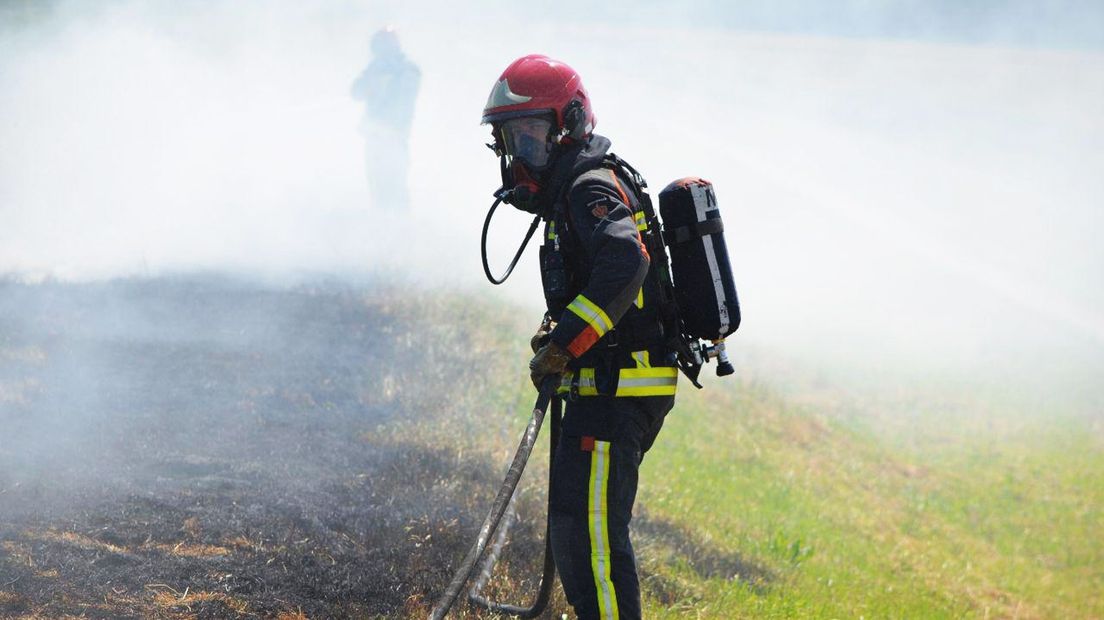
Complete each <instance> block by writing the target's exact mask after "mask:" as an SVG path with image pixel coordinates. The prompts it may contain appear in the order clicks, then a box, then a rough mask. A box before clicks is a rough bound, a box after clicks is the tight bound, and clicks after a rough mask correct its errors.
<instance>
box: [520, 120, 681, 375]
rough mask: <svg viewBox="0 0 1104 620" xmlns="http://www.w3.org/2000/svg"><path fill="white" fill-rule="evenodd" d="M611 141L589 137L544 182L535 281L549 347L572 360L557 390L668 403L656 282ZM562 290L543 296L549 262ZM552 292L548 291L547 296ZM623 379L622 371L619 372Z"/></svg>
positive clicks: (635, 203)
mask: <svg viewBox="0 0 1104 620" xmlns="http://www.w3.org/2000/svg"><path fill="white" fill-rule="evenodd" d="M609 147H610V141H609V140H608V139H606V138H604V137H602V136H597V135H595V136H592V137H591V138H590V139H589V140H588V141H587V142H586V143H584V144H581V145H576V146H574V147H572V148H571V149H570V150H569V151H567V152H566V153H564V154H563V155H562V156H561V157H560V158H559V160H558V161H557V164H556V167H555V169H554V170H553V172H552V179H551V187H550V188H549V189H550V190H552V191H550V192H549V193H548V195H549V196H551V197H553V199H554V201H555V202H554V204H553V205H552V209H551V217H549V218H548V223H547V225H546V228H545V240H544V247H543V248H542V252H541V254H542V259H541V262H542V276H544V277H545V296H546V301H547V302H548V311H549V315H550V316H551V317H552V318H553V319H554V320H556V321H557V325H556V327H555V329H553V331H552V334H551V339H552V341H553V342H555V343H556V344H557V345H559V346H560V347H561V348H563V349H564V350H566V351H567V352H568V353H569V354H570V355H571V356H572V357H573V358H575V359H574V360H573V362H572V363H571V364H569V369H570V370H571V371H572V372H569V373H567V375H565V379H564V381H565V389H574V390H575V391H576V392H577V393H578V394H579V395H583V396H587V395H611V396H657V395H671V394H674V388H675V380H676V371H675V368H674V364H673V362H671V361H669V360H668V359H667V353H668V352H667V351H666V350H665V349H664V345H663V330H662V326H661V322H660V318H659V313H658V306H657V299H658V295H659V288H658V286H659V285H658V280H657V277H656V274H655V273H654V270H653V269H650V268H651V267H652V265H651V260H650V257H649V255H648V252H647V250H646V249H645V246H644V243H643V241H642V239H641V232H642V231H644V230H646V220H645V217H644V213H643V212H642V210H641V206H640V197H639V196H637V195H636V194H635V192H634V188H633V184H632V183H631V181H630V180H629V179H628V178H625V177H623V176H622V173H620V172H619V171H618V170H617V168H616V166H613V165H610V163H609V161H608V160H607V159H606V154H607V152H608V150H609ZM554 253H556V254H559V255H561V256H562V260H563V267H564V271H565V272H566V282H565V286H563V287H562V288H561V290H560V291H559V292H558V293H557V292H556V291H550V290H549V289H550V286H549V274H548V273H547V272H548V271H549V270H548V266H549V263H550V262H554V259H549V256H550V255H552V254H554ZM551 288H555V287H554V286H553V287H551ZM625 369H630V370H628V371H626V370H625Z"/></svg>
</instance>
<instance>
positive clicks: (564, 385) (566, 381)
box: [556, 368, 598, 396]
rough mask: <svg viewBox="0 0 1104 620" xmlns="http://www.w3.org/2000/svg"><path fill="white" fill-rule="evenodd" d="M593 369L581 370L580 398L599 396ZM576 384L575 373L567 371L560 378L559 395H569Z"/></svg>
mask: <svg viewBox="0 0 1104 620" xmlns="http://www.w3.org/2000/svg"><path fill="white" fill-rule="evenodd" d="M594 370H595V369H593V368H581V369H579V380H578V385H579V396H597V395H598V382H597V381H595V379H594ZM574 383H575V373H574V372H572V371H570V370H565V371H564V373H563V375H562V376H561V377H560V386H559V387H558V388H556V393H557V394H567V393H569V392H571V386H572V385H573V384H574Z"/></svg>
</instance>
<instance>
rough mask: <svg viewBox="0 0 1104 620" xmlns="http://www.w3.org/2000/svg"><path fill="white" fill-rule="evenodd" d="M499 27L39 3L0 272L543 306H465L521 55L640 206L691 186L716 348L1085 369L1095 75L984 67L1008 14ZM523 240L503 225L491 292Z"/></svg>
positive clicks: (384, 8)
mask: <svg viewBox="0 0 1104 620" xmlns="http://www.w3.org/2000/svg"><path fill="white" fill-rule="evenodd" d="M512 6H513V5H512V4H507V3H491V4H490V5H488V7H489V8H488V10H487V11H486V12H482V13H480V14H479V15H475V14H473V13H471V12H470V11H469V10H468V9H467V8H465V7H459V6H455V7H453V6H435V5H431V4H419V5H416V6H415V5H407V4H399V3H383V4H381V5H376V6H373V7H370V8H364V7H361V6H359V5H357V4H355V3H345V2H333V3H322V2H319V3H286V4H272V3H223V4H206V3H205V4H202V5H200V4H183V5H180V4H172V3H140V2H119V3H111V4H107V5H88V4H82V3H62V4H58V5H56V7H55V9H54V10H53V11H52V12H47V13H45V14H44V15H40V16H37V17H33V18H32V19H30V20H29V22H28V23H26V24H24V25H23V26H21V27H19V28H12V27H9V28H8V29H7V30H5V31H4V34H3V35H0V36H2V38H0V45H2V48H0V49H2V53H0V119H2V120H0V143H2V144H4V145H5V148H3V149H0V221H2V225H0V272H15V273H18V274H23V275H29V276H43V275H49V276H53V277H62V278H76V279H82V278H102V277H110V276H114V275H124V274H135V273H138V274H142V273H147V274H155V273H159V272H162V271H172V270H190V269H220V270H234V271H244V272H247V273H256V274H262V275H266V276H268V277H280V278H283V277H289V276H299V275H302V274H309V273H316V272H325V273H337V274H345V275H356V274H360V273H365V272H368V271H379V270H385V271H388V272H393V273H394V274H396V275H395V277H398V278H410V279H415V278H416V279H418V280H419V281H421V282H437V283H448V284H450V285H461V286H469V287H485V288H480V289H479V290H481V291H488V292H487V294H488V295H507V296H510V297H512V298H513V299H515V300H526V301H527V302H528V303H530V304H531V305H533V306H534V307H536V305H538V303H539V302H537V301H536V300H538V299H539V284H538V283H537V276H536V265H535V261H534V256H535V251H533V249H532V248H530V252H529V253H528V255H527V257H526V259H525V260H524V261H523V262H522V264H521V265H519V267H518V272H517V273H518V275H516V276H515V277H514V280H512V281H511V282H510V283H509V284H508V285H507V286H506V287H504V288H503V289H490V288H489V285H487V284H485V283H481V280H482V273H481V269H480V267H479V260H478V238H479V237H478V235H479V228H480V225H481V223H482V218H483V215H484V213H485V208H486V206H488V205H489V202H490V192H491V191H492V190H493V189H494V188H495V187H496V186H497V183H498V178H497V174H498V171H497V164H496V162H495V160H494V159H493V157H491V156H490V154H488V153H487V152H486V150H485V149H484V148H483V147H482V146H481V145H482V143H483V142H485V141H486V140H487V139H488V136H487V131H486V129H485V128H481V127H479V126H478V124H477V123H478V114H479V111H480V108H481V106H482V104H483V101H484V100H485V98H486V94H487V91H488V89H489V88H490V86H491V85H492V84H493V82H494V79H495V78H496V77H497V76H498V74H499V72H501V70H502V69H503V68H504V67H505V66H506V64H508V63H509V61H510V60H512V59H513V58H516V57H517V56H520V55H522V54H525V53H530V52H543V53H548V54H549V55H552V56H555V57H559V58H561V59H563V60H565V61H567V62H568V63H569V64H572V65H573V66H574V67H575V68H576V69H578V70H579V71H580V72H581V73H582V74H583V76H584V79H585V81H586V83H587V86H588V88H589V90H590V92H591V95H592V96H593V98H594V100H595V105H596V106H597V110H598V117H599V126H598V130H599V132H601V133H603V134H605V135H608V136H609V137H611V138H612V139H613V141H614V146H615V149H616V150H617V151H618V152H619V153H620V154H621V155H622V156H624V157H626V158H627V159H629V160H630V161H631V162H633V163H634V164H635V165H636V166H637V167H638V168H639V169H641V170H642V171H643V172H644V173H645V175H646V176H647V177H648V178H649V180H650V181H651V182H652V185H653V191H657V190H658V189H659V188H661V187H662V186H663V185H664V184H666V182H668V181H670V180H672V179H674V178H678V177H681V176H685V175H690V174H694V175H701V176H704V177H706V178H709V179H711V180H713V181H714V182H715V183H716V185H717V192H718V196H719V198H720V200H721V204H722V208H723V209H724V214H725V218H726V222H727V224H728V230H729V233H728V241H729V244H730V246H731V254H732V259H733V263H734V268H735V271H736V276H737V283H738V286H739V288H740V291H741V297H742V301H743V304H744V311H745V317H746V324H745V327H744V331H743V332H742V333H741V336H740V337H741V338H747V339H749V340H751V341H754V342H757V343H760V344H763V345H766V346H776V347H786V348H789V349H791V350H802V349H805V348H809V347H812V346H814V345H815V346H816V347H819V348H821V349H823V350H827V351H829V352H832V353H833V354H835V353H839V352H841V351H851V353H852V354H853V355H855V356H863V355H870V353H869V351H870V350H871V348H872V346H873V347H874V348H875V349H881V348H888V349H894V350H897V351H899V352H904V353H905V354H906V356H907V354H908V353H916V352H932V351H937V352H939V354H941V355H950V356H974V357H978V356H981V357H984V356H985V355H988V354H989V353H986V352H987V351H990V350H991V349H992V348H993V347H994V345H998V346H1013V344H1014V343H1015V342H1016V341H1018V340H1030V341H1031V342H1032V343H1033V344H1038V342H1036V341H1039V340H1046V339H1051V338H1061V339H1065V340H1062V341H1063V342H1065V341H1067V340H1069V339H1071V338H1072V339H1075V340H1083V341H1086V342H1089V343H1091V345H1090V346H1092V347H1094V348H1093V350H1094V351H1097V352H1098V351H1099V344H1100V342H1101V339H1102V334H1104V318H1102V317H1104V292H1102V289H1101V288H1100V287H1099V286H1098V283H1099V282H1100V280H1101V276H1102V275H1104V274H1102V273H1101V271H1102V270H1101V267H1102V266H1104V255H1102V250H1101V246H1100V244H1099V243H1097V242H1096V240H1095V232H1096V231H1099V230H1100V227H1101V224H1102V223H1104V222H1102V221H1101V218H1102V217H1104V215H1102V214H1101V212H1100V209H1099V204H1100V200H1101V196H1102V195H1104V185H1102V184H1104V181H1101V179H1100V175H1099V170H1100V169H1102V168H1104V166H1102V164H1104V162H1102V161H1101V158H1102V157H1104V155H1102V153H1104V149H1102V148H1101V147H1102V146H1104V115H1102V114H1101V112H1100V110H1102V109H1104V77H1102V76H1104V71H1102V69H1104V55H1102V54H1101V53H1100V52H1098V51H1092V50H1091V49H1090V50H1087V51H1069V50H1063V49H1047V48H1046V47H1039V46H1038V44H1039V41H1040V40H1042V41H1043V42H1044V43H1045V42H1046V41H1047V40H1049V39H1047V38H1046V37H1042V38H1040V37H1036V38H1035V39H1033V40H1032V41H1029V43H1032V44H1034V45H1036V46H1035V47H1028V48H1014V47H1008V46H1007V45H1004V46H999V45H988V44H985V36H984V35H985V30H986V29H988V30H989V31H991V32H993V33H997V34H999V35H1000V36H997V37H996V39H998V40H1001V41H1009V40H1015V37H1012V38H1011V39H1010V38H1009V37H1010V35H1009V34H1008V33H1013V34H1015V33H1017V32H1021V31H1022V30H1023V27H1024V26H1023V24H1024V23H1026V22H1024V21H1023V20H1024V19H1025V18H1024V16H1023V14H1022V13H1023V12H1022V11H1020V10H1016V11H1010V12H1009V13H1008V15H1007V16H1005V17H1007V19H1006V20H1005V21H1004V22H1002V21H1001V20H1002V15H1000V14H997V13H993V12H989V13H986V14H985V15H984V16H983V17H984V20H982V21H980V22H977V23H973V22H971V25H970V27H969V28H965V27H956V28H950V27H948V28H949V30H948V31H947V32H950V34H952V35H954V36H949V37H947V38H948V39H951V40H952V41H957V42H951V43H948V42H946V41H930V40H929V41H926V42H925V41H923V40H920V39H923V38H924V37H925V36H927V35H926V31H925V30H924V29H920V30H914V31H912V32H911V33H909V37H910V38H911V39H912V40H909V41H894V40H887V39H878V38H840V37H835V36H825V35H833V34H840V33H842V34H851V35H853V34H855V33H856V32H858V33H860V34H862V33H863V32H865V31H871V28H872V26H871V25H878V24H882V25H881V26H879V27H880V28H883V30H884V29H885V28H886V26H885V25H884V24H885V23H888V22H887V21H886V20H887V19H889V17H887V15H889V16H890V17H891V16H892V11H890V12H889V13H887V12H886V11H882V12H880V13H877V14H876V15H872V16H871V17H870V18H869V20H868V22H869V23H867V24H866V25H864V27H863V28H858V29H857V30H856V28H855V27H854V26H855V23H858V22H855V20H860V21H861V19H860V18H861V17H862V15H861V14H858V13H854V12H852V17H853V18H854V19H852V20H851V21H852V22H855V23H851V25H849V26H847V28H850V30H847V28H843V27H842V26H839V24H836V25H835V26H833V27H832V28H829V29H828V31H827V32H824V33H822V34H820V35H818V34H815V33H814V34H809V32H810V31H815V28H816V23H815V22H812V21H808V20H805V21H803V20H802V16H803V15H804V16H806V17H807V16H808V15H810V13H808V12H805V13H802V12H801V10H800V7H801V6H803V5H800V4H798V5H794V6H789V8H787V10H785V11H782V12H780V13H779V12H777V11H774V12H772V11H767V10H766V9H761V10H760V9H754V10H752V9H747V7H742V8H740V7H737V8H736V9H732V10H728V11H725V10H722V9H720V8H718V7H717V6H714V5H711V4H708V3H705V4H703V3H688V4H685V5H677V6H671V7H666V8H662V9H661V8H656V7H647V6H646V7H645V9H643V10H642V11H640V12H638V13H635V14H634V15H635V17H634V18H633V19H628V20H620V19H619V17H620V16H621V15H622V14H624V13H626V12H630V11H631V8H632V7H630V6H629V5H618V6H614V7H607V8H604V9H601V10H599V11H596V12H595V13H593V14H590V15H589V16H588V17H585V18H584V17H578V18H575V19H563V18H562V16H558V14H556V13H553V12H552V11H550V10H544V9H540V8H534V9H533V10H532V11H526V12H525V13H524V14H523V13H519V12H518V11H516V10H515V9H512V8H510V7H512ZM572 7H573V5H568V9H572V10H569V11H568V13H570V14H572V15H576V14H585V11H583V9H582V8H581V7H574V8H572ZM852 8H854V7H852ZM427 9H432V10H427ZM496 9H498V10H496ZM915 10H919V9H915ZM741 11H743V12H741ZM749 11H750V12H749ZM580 12H582V13H580ZM695 12H696V13H695ZM695 15H697V16H698V17H694V16H695ZM701 15H706V16H708V15H715V16H719V17H718V20H719V21H721V22H723V23H724V24H725V25H730V26H732V27H733V28H734V29H732V30H728V29H720V28H716V27H711V28H707V27H706V26H715V25H716V24H709V20H708V19H699V18H700V17H701ZM856 15H858V17H855V16H856ZM427 16H428V17H427ZM676 16H677V17H676ZM968 17H969V16H966V17H963V16H958V17H957V18H956V19H960V20H961V19H967V18H968ZM741 19H743V20H744V21H742V22H740V20H741ZM733 20H735V21H736V22H739V23H733ZM387 23H394V24H395V25H396V26H397V27H398V29H399V33H400V37H401V40H402V42H403V46H404V48H405V50H406V52H407V53H408V55H409V56H410V57H411V58H412V60H414V61H415V62H416V63H418V64H419V65H420V66H421V69H422V72H423V76H422V89H421V95H420V99H419V102H418V105H417V109H416V114H415V121H414V129H413V135H412V145H411V153H412V163H411V168H410V179H411V195H412V212H411V213H409V214H404V215H395V214H381V213H379V212H378V211H379V210H378V209H376V210H372V209H371V207H370V205H368V192H367V190H366V187H365V181H364V177H363V173H362V165H363V161H362V158H363V152H362V151H363V145H362V143H361V139H360V136H359V135H358V133H357V124H358V122H359V115H360V110H359V109H358V107H357V105H356V103H355V102H354V101H352V100H351V99H350V98H349V96H348V89H349V85H350V83H351V81H352V80H353V78H354V77H355V76H356V74H357V73H358V72H359V70H360V69H361V68H363V66H364V64H366V62H367V61H368V58H369V55H368V37H369V35H370V34H371V33H372V32H373V31H374V30H375V29H377V28H379V27H380V26H382V25H384V24H387ZM924 23H926V24H928V25H929V26H930V27H926V28H927V30H931V27H934V26H932V24H934V25H935V26H938V25H939V24H940V23H942V22H940V20H939V19H930V20H927V21H925V22H924ZM956 23H957V22H956ZM778 24H782V25H783V26H787V25H788V26H787V27H780V26H778ZM979 24H980V25H979ZM859 25H863V24H859ZM867 26H871V27H869V28H868V27H867ZM754 27H762V28H768V29H772V28H773V29H775V30H785V31H787V32H789V33H790V34H773V33H770V32H758V33H757V32H750V31H749V30H750V29H751V28H754ZM841 28H843V30H841ZM832 29H835V31H836V32H832V31H831V30H832ZM864 29H865V30H864ZM891 30H892V29H891ZM795 33H804V34H795ZM963 33H966V34H963ZM927 34H930V33H927ZM966 35H968V36H966ZM1017 36H1019V35H1017ZM1048 36H1050V35H1048ZM1079 37H1080V38H1079V39H1078V41H1082V42H1083V41H1084V40H1086V37H1088V40H1092V33H1091V32H1090V33H1088V34H1087V35H1086V34H1085V33H1084V32H1082V33H1081V35H1079ZM929 38H934V39H939V38H940V37H937V36H936V37H929ZM1020 38H1021V39H1022V38H1023V37H1020ZM1050 38H1053V37H1050ZM963 39H965V43H964V42H963ZM1056 47H1063V46H1061V45H1057V46H1056ZM1072 47H1077V45H1073V46H1072ZM527 223H528V220H527V218H526V217H524V216H523V215H521V214H518V213H513V212H509V211H507V212H504V213H502V215H501V216H500V218H499V219H498V220H497V221H496V224H495V229H494V231H493V233H492V248H491V253H492V261H493V264H494V265H495V267H496V268H497V269H502V268H504V267H505V264H506V261H507V259H508V257H509V256H510V255H512V251H513V249H514V248H515V247H516V243H517V242H518V241H519V240H520V236H521V233H522V232H523V231H524V228H525V227H526V225H527ZM537 314H539V312H535V315H537ZM1035 332H1039V333H1040V334H1042V332H1045V334H1042V335H1034V334H1035Z"/></svg>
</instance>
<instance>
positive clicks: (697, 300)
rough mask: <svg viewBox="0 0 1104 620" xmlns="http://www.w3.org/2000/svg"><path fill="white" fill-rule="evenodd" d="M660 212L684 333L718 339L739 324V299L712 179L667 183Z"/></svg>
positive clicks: (661, 199) (682, 180)
mask: <svg viewBox="0 0 1104 620" xmlns="http://www.w3.org/2000/svg"><path fill="white" fill-rule="evenodd" d="M659 215H660V218H661V219H662V220H663V240H664V242H665V243H666V244H667V247H668V249H669V252H670V257H671V276H672V279H673V280H674V285H675V301H676V302H677V303H678V308H679V315H680V316H681V318H682V322H683V327H684V329H685V331H686V335H687V336H690V337H692V338H700V339H702V340H712V341H715V340H721V339H723V338H724V337H725V336H728V335H729V334H731V333H732V332H734V331H736V328H738V327H739V326H740V302H739V301H738V300H737V299H736V284H735V282H734V281H733V279H732V266H731V265H730V264H729V262H728V247H727V246H726V245H725V240H724V234H723V233H724V223H723V222H722V221H721V212H720V210H719V209H718V208H717V196H716V194H715V193H714V192H713V184H712V183H710V182H709V181H706V180H704V179H700V178H697V177H687V178H684V179H679V180H678V181H675V182H673V183H671V184H670V185H668V186H667V187H665V188H664V189H663V191H662V192H660V194H659Z"/></svg>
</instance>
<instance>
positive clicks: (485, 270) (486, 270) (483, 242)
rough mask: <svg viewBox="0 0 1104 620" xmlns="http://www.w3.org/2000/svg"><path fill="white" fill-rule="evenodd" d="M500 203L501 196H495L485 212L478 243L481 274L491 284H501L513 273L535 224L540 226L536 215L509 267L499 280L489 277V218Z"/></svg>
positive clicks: (530, 237) (535, 227)
mask: <svg viewBox="0 0 1104 620" xmlns="http://www.w3.org/2000/svg"><path fill="white" fill-rule="evenodd" d="M501 202H502V196H500V195H496V197H495V201H494V204H492V205H491V208H490V210H489V211H487V219H485V220H483V238H482V240H481V241H480V245H481V248H480V249H481V250H482V254H483V273H485V274H487V279H488V280H490V281H491V284H502V283H503V282H505V281H506V278H509V277H510V274H511V273H513V271H514V266H516V265H517V262H518V259H520V258H521V253H522V252H524V251H525V246H526V245H528V244H529V240H530V239H532V238H533V233H534V232H536V230H537V224H540V220H541V217H540V215H537V216H536V217H534V218H533V223H532V224H530V225H529V232H527V233H525V240H524V241H522V242H521V247H519V248H518V251H517V254H514V260H512V261H510V266H509V267H507V268H506V273H505V274H503V276H502V278H501V279H497V280H496V279H495V277H494V276H493V275H491V266H490V264H488V263H487V230H488V229H489V228H490V227H491V216H493V215H494V212H495V209H497V208H498V205H499V204H500V203H501Z"/></svg>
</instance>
